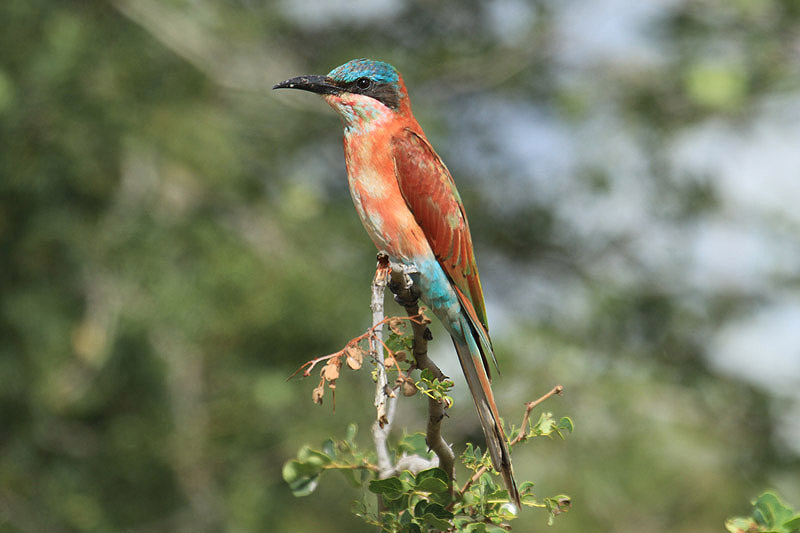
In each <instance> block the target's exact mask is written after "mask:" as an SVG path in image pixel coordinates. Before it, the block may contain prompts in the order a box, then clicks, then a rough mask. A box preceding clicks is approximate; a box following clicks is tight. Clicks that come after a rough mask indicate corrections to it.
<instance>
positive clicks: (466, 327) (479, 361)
mask: <svg viewBox="0 0 800 533" xmlns="http://www.w3.org/2000/svg"><path fill="white" fill-rule="evenodd" d="M477 327H480V326H477V325H476V324H474V323H473V322H472V321H471V320H469V319H468V318H467V317H464V318H462V319H461V330H462V331H463V332H464V338H463V339H460V338H456V337H453V344H455V347H456V352H457V353H458V360H459V362H460V363H461V369H462V370H463V372H464V376H465V377H466V379H467V386H469V391H470V393H471V394H472V399H473V400H474V401H475V407H476V408H477V410H478V418H479V419H480V422H481V427H482V428H483V434H484V436H485V437H486V447H487V448H488V449H489V454H490V455H491V457H492V464H493V465H494V467H495V469H496V470H497V471H498V472H500V474H501V475H502V476H503V482H504V483H505V486H506V489H508V494H509V496H510V497H511V500H512V501H513V502H514V503H515V504H516V505H517V507H519V506H520V500H519V490H518V489H517V484H516V482H515V481H514V472H513V470H512V469H511V453H510V451H509V449H508V441H507V439H506V434H505V432H504V431H503V426H502V425H501V424H500V415H499V413H498V412H497V405H495V402H494V394H493V393H492V385H491V382H490V381H489V375H488V373H487V371H486V365H485V362H486V360H487V358H486V354H484V351H485V350H491V346H488V344H485V343H484V342H482V336H481V335H479V333H478V331H476V328H477ZM492 357H494V356H493V355H492Z"/></svg>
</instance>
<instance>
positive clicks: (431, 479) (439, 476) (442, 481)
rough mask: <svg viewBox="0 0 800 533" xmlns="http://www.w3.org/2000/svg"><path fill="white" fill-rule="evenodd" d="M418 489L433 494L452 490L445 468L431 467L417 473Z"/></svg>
mask: <svg viewBox="0 0 800 533" xmlns="http://www.w3.org/2000/svg"><path fill="white" fill-rule="evenodd" d="M416 489H417V490H418V491H421V492H431V493H433V494H442V493H448V492H450V483H449V479H448V478H447V474H446V473H445V471H444V470H442V469H441V468H429V469H427V470H423V471H422V472H420V473H419V474H417V477H416Z"/></svg>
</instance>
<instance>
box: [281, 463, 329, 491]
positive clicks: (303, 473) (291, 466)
mask: <svg viewBox="0 0 800 533" xmlns="http://www.w3.org/2000/svg"><path fill="white" fill-rule="evenodd" d="M320 472H322V467H321V466H319V465H314V464H310V463H301V462H300V461H298V460H296V459H292V460H291V461H287V462H286V463H285V464H284V465H283V472H282V473H283V480H284V481H286V483H288V485H289V488H290V489H291V491H292V494H294V495H295V496H297V497H301V496H308V495H309V494H311V493H312V492H314V490H315V489H316V488H317V485H318V484H319V474H320Z"/></svg>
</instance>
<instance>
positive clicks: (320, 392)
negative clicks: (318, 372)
mask: <svg viewBox="0 0 800 533" xmlns="http://www.w3.org/2000/svg"><path fill="white" fill-rule="evenodd" d="M324 395H325V388H324V387H323V386H322V385H320V386H319V387H314V390H313V391H311V399H312V400H313V401H314V403H317V404H320V405H322V397H323V396H324Z"/></svg>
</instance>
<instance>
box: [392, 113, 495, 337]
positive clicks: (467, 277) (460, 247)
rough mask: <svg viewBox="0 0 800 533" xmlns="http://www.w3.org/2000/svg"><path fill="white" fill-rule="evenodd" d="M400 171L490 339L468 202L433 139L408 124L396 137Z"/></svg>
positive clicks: (416, 210) (420, 218) (423, 223)
mask: <svg viewBox="0 0 800 533" xmlns="http://www.w3.org/2000/svg"><path fill="white" fill-rule="evenodd" d="M392 157H393V159H394V167H395V175H396V176H397V182H398V184H399V185H400V191H401V192H402V193H403V197H404V198H405V201H406V203H407V204H408V207H409V209H410V210H411V212H412V213H413V214H414V218H415V219H416V220H417V223H418V224H419V225H420V227H421V228H422V231H423V232H424V233H425V237H426V238H427V239H428V242H429V243H430V246H431V249H432V250H433V253H434V254H435V255H436V259H437V260H438V261H439V264H440V265H441V266H442V269H443V270H444V271H445V273H446V274H447V275H448V277H449V278H450V279H451V280H452V281H453V283H454V284H455V286H456V287H457V288H458V290H459V292H460V293H461V295H464V296H467V298H468V299H469V303H470V304H471V305H472V307H473V309H472V310H469V311H468V312H470V311H472V312H474V314H475V317H476V318H477V319H478V320H479V321H480V324H481V326H483V328H484V332H485V333H486V334H487V338H488V325H487V322H486V307H485V304H484V301H483V289H482V288H481V281H480V278H479V277H478V267H477V265H476V263H475V254H474V252H473V250H472V237H471V236H470V233H469V226H468V224H467V217H466V215H465V214H464V206H463V205H462V203H461V198H460V197H459V195H458V191H457V190H456V186H455V183H454V182H453V178H452V176H451V175H450V172H449V171H448V170H447V167H446V166H445V165H444V163H443V162H442V160H441V159H440V158H439V156H438V155H437V154H436V152H434V150H433V148H432V147H431V146H430V144H428V141H427V140H426V139H425V138H424V137H422V136H421V135H418V134H417V133H415V132H414V131H412V130H411V129H408V128H405V129H403V130H401V132H400V133H399V134H398V135H396V136H394V137H393V138H392Z"/></svg>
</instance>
